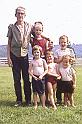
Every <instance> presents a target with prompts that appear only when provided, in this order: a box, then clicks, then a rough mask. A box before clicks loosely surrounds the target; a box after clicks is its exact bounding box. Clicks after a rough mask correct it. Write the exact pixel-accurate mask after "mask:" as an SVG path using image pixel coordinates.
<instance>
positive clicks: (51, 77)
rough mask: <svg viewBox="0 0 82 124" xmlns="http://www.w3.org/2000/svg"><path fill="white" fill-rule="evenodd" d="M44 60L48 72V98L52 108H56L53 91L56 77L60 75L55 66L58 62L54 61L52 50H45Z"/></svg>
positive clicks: (58, 77)
mask: <svg viewBox="0 0 82 124" xmlns="http://www.w3.org/2000/svg"><path fill="white" fill-rule="evenodd" d="M46 61H47V64H48V73H47V77H46V78H47V87H48V93H49V98H50V103H51V105H52V107H53V108H54V110H56V109H57V108H56V105H55V91H56V86H57V79H60V78H61V76H60V75H59V74H58V71H57V67H58V64H57V63H54V53H53V52H52V51H47V52H46Z"/></svg>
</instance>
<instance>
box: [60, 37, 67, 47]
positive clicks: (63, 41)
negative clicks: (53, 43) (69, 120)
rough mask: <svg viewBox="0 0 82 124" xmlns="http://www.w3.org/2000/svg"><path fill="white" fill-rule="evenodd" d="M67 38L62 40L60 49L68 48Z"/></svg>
mask: <svg viewBox="0 0 82 124" xmlns="http://www.w3.org/2000/svg"><path fill="white" fill-rule="evenodd" d="M67 45H68V44H67V38H62V39H60V47H61V49H66V48H67Z"/></svg>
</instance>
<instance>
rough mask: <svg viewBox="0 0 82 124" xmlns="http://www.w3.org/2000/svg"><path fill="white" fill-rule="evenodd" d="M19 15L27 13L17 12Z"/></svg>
mask: <svg viewBox="0 0 82 124" xmlns="http://www.w3.org/2000/svg"><path fill="white" fill-rule="evenodd" d="M17 14H18V15H24V14H25V13H22V12H17Z"/></svg>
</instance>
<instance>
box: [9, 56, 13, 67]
mask: <svg viewBox="0 0 82 124" xmlns="http://www.w3.org/2000/svg"><path fill="white" fill-rule="evenodd" d="M8 65H9V67H12V66H13V65H12V61H11V59H10V57H9V58H8Z"/></svg>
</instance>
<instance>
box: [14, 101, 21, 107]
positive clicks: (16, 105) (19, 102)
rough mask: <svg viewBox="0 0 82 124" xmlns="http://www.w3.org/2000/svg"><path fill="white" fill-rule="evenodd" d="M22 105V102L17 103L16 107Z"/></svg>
mask: <svg viewBox="0 0 82 124" xmlns="http://www.w3.org/2000/svg"><path fill="white" fill-rule="evenodd" d="M21 105H22V102H21V101H17V102H16V104H15V105H14V106H15V107H19V106H21Z"/></svg>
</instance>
